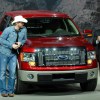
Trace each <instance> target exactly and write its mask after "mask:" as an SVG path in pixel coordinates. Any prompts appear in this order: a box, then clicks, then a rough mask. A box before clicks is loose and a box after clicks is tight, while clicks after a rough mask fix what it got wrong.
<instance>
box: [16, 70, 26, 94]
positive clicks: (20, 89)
mask: <svg viewBox="0 0 100 100" xmlns="http://www.w3.org/2000/svg"><path fill="white" fill-rule="evenodd" d="M27 91H28V86H27V84H25V83H23V82H22V81H20V80H19V77H18V70H17V71H16V81H15V94H24V93H27Z"/></svg>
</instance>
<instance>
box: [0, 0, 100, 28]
mask: <svg viewBox="0 0 100 100" xmlns="http://www.w3.org/2000/svg"><path fill="white" fill-rule="evenodd" d="M29 9H35V10H36V9H42V10H53V11H57V12H64V13H68V14H69V15H70V16H71V17H72V18H74V21H75V22H76V23H77V24H78V25H79V27H80V28H81V29H82V30H83V29H92V30H96V29H98V28H100V0H0V18H1V17H2V15H3V13H4V12H6V11H13V10H29Z"/></svg>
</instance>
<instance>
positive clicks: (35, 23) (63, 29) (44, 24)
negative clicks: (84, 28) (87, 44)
mask: <svg viewBox="0 0 100 100" xmlns="http://www.w3.org/2000/svg"><path fill="white" fill-rule="evenodd" d="M25 26H26V27H27V30H28V36H59V35H60V36H79V35H80V34H79V32H78V30H77V28H76V27H75V25H74V24H73V22H72V21H71V20H70V19H63V18H30V19H28V23H27V24H26V25H25Z"/></svg>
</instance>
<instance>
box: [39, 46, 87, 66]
mask: <svg viewBox="0 0 100 100" xmlns="http://www.w3.org/2000/svg"><path fill="white" fill-rule="evenodd" d="M84 64H86V49H85V48H84V47H63V48H47V49H40V51H39V52H38V65H39V66H61V65H62V66H66V65H84Z"/></svg>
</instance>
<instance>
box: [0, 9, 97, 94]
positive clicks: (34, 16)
mask: <svg viewBox="0 0 100 100" xmlns="http://www.w3.org/2000/svg"><path fill="white" fill-rule="evenodd" d="M16 15H22V16H23V17H25V18H26V19H27V20H28V23H27V24H26V27H27V30H28V34H27V36H28V39H27V41H26V43H25V45H24V46H23V47H22V48H21V51H20V54H19V56H18V62H17V69H16V85H15V90H16V92H17V93H22V92H25V89H27V88H28V86H29V85H30V84H31V85H32V84H66V83H80V87H81V89H82V90H83V91H94V90H95V88H96V85H97V76H98V67H97V60H96V56H95V55H96V54H95V49H94V47H93V46H92V45H91V44H90V43H89V42H88V41H86V40H85V39H84V37H83V35H82V33H81V32H80V30H79V28H78V27H77V26H76V25H75V23H74V22H73V20H72V19H71V18H70V17H69V16H68V15H67V14H64V13H57V12H51V11H38V10H36V11H34V10H28V11H27V10H26V11H11V12H6V13H5V14H4V16H3V18H2V20H1V22H0V33H1V34H2V31H3V30H4V29H5V28H6V27H8V26H10V25H11V22H12V20H13V18H14V16H16Z"/></svg>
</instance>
